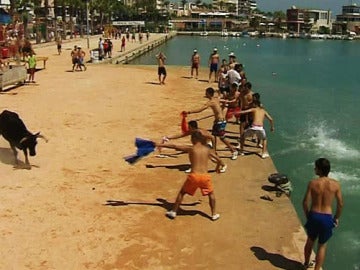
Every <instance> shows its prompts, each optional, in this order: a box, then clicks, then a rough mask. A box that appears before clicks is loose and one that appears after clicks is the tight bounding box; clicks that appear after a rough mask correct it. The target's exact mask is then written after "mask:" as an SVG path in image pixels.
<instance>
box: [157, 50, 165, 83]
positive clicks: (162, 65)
mask: <svg viewBox="0 0 360 270" xmlns="http://www.w3.org/2000/svg"><path fill="white" fill-rule="evenodd" d="M156 59H157V60H158V75H159V83H160V85H161V84H165V79H166V68H165V60H166V56H165V54H163V53H162V52H160V53H159V54H158V55H156ZM161 77H162V78H161Z"/></svg>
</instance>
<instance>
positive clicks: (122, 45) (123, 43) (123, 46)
mask: <svg viewBox="0 0 360 270" xmlns="http://www.w3.org/2000/svg"><path fill="white" fill-rule="evenodd" d="M125 44H126V39H125V36H123V37H122V39H121V49H120V51H121V52H125Z"/></svg>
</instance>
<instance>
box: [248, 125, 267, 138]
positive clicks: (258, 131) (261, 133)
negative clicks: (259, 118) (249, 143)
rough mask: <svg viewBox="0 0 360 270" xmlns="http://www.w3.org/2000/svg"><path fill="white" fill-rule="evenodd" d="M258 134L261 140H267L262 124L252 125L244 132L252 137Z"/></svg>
mask: <svg viewBox="0 0 360 270" xmlns="http://www.w3.org/2000/svg"><path fill="white" fill-rule="evenodd" d="M253 135H256V136H257V137H258V138H259V139H260V140H266V133H265V129H264V127H262V126H251V127H250V128H248V129H246V130H245V132H244V137H245V138H246V137H251V136H253Z"/></svg>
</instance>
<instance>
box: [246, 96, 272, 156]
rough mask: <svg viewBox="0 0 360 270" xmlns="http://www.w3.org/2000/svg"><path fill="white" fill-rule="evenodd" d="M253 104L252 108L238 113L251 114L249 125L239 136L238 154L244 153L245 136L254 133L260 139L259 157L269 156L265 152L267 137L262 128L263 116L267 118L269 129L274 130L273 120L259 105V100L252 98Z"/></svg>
mask: <svg viewBox="0 0 360 270" xmlns="http://www.w3.org/2000/svg"><path fill="white" fill-rule="evenodd" d="M253 104H254V108H251V109H248V110H245V111H241V112H240V114H247V113H251V114H252V116H253V122H252V124H251V126H250V127H249V128H247V129H246V130H245V131H244V133H243V134H242V135H241V136H240V154H241V155H244V144H245V138H247V137H252V136H253V135H256V136H257V137H258V138H259V139H260V140H261V141H262V152H261V157H262V158H267V157H269V153H268V152H267V138H266V133H265V129H264V120H265V118H266V119H268V120H269V122H270V125H271V127H270V130H271V131H274V121H273V119H272V117H271V116H270V114H268V112H267V111H266V110H265V109H264V108H262V107H261V106H260V105H261V104H260V101H259V100H254V102H253Z"/></svg>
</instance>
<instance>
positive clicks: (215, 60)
mask: <svg viewBox="0 0 360 270" xmlns="http://www.w3.org/2000/svg"><path fill="white" fill-rule="evenodd" d="M219 62H220V55H219V54H218V51H217V48H214V50H213V52H212V54H211V55H210V57H209V67H210V73H209V82H210V81H211V75H212V74H213V72H214V76H215V82H217V81H218V77H217V76H218V72H217V71H218V65H219Z"/></svg>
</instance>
